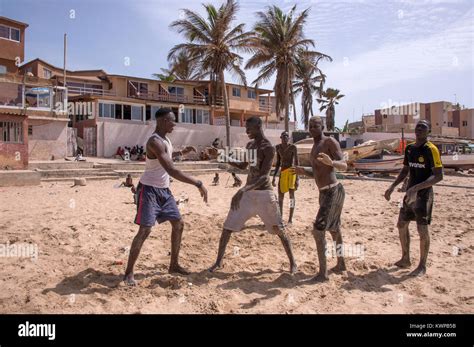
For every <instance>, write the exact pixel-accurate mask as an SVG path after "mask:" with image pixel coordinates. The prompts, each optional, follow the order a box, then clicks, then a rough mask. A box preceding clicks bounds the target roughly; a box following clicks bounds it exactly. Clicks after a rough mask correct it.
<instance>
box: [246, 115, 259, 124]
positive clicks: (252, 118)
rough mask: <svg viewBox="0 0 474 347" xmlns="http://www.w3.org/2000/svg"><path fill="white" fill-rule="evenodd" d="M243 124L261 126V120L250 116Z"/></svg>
mask: <svg viewBox="0 0 474 347" xmlns="http://www.w3.org/2000/svg"><path fill="white" fill-rule="evenodd" d="M245 122H246V123H249V124H255V125H258V126H261V125H262V119H261V118H260V117H256V116H252V117H249V118H247V120H246V121H245Z"/></svg>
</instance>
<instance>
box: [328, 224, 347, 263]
mask: <svg viewBox="0 0 474 347" xmlns="http://www.w3.org/2000/svg"><path fill="white" fill-rule="evenodd" d="M330 233H331V237H332V240H333V241H334V242H335V243H336V255H337V265H336V266H335V267H333V268H332V271H334V272H341V271H345V270H346V263H345V262H344V256H343V255H342V254H343V253H344V248H343V247H344V246H343V244H342V234H341V229H340V228H338V229H337V230H336V231H330Z"/></svg>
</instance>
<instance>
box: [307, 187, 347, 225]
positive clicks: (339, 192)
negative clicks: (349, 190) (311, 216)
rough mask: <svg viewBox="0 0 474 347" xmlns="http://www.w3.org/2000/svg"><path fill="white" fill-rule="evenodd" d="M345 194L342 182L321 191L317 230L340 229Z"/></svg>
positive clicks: (316, 222) (315, 223) (316, 223)
mask: <svg viewBox="0 0 474 347" xmlns="http://www.w3.org/2000/svg"><path fill="white" fill-rule="evenodd" d="M345 195H346V194H345V191H344V187H343V186H342V184H341V183H339V184H338V185H337V186H335V187H332V188H329V189H326V190H320V191H319V211H318V215H317V216H316V220H315V221H314V228H315V229H316V230H320V231H325V230H330V231H338V230H339V228H340V226H341V213H342V206H343V205H344V198H345Z"/></svg>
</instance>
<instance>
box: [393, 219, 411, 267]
mask: <svg viewBox="0 0 474 347" xmlns="http://www.w3.org/2000/svg"><path fill="white" fill-rule="evenodd" d="M409 224H410V222H408V221H402V220H399V221H398V224H397V227H398V235H399V236H400V244H401V246H402V259H400V260H399V261H397V262H396V263H395V265H396V266H398V267H401V268H406V267H409V266H410V265H411V262H410V234H409V232H408V225H409Z"/></svg>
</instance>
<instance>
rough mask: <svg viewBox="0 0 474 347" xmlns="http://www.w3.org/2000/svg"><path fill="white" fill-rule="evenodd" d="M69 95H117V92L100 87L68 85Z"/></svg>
mask: <svg viewBox="0 0 474 347" xmlns="http://www.w3.org/2000/svg"><path fill="white" fill-rule="evenodd" d="M67 90H68V93H69V95H99V96H115V95H116V93H115V92H113V91H110V90H103V89H99V88H83V87H68V88H67Z"/></svg>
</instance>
